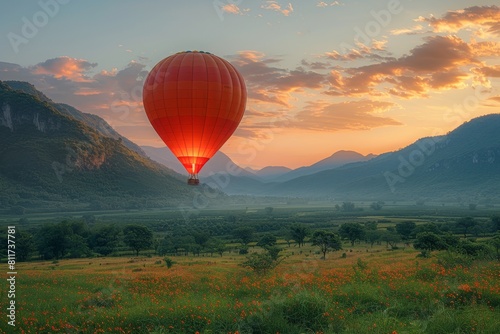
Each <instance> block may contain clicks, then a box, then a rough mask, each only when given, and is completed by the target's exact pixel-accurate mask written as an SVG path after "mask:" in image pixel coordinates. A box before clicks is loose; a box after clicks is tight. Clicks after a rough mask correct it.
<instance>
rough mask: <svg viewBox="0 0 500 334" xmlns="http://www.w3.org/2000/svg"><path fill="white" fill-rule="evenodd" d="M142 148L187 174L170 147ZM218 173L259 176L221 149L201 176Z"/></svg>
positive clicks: (168, 165) (207, 164)
mask: <svg viewBox="0 0 500 334" xmlns="http://www.w3.org/2000/svg"><path fill="white" fill-rule="evenodd" d="M141 149H142V150H143V151H144V152H145V153H146V155H147V156H148V157H149V158H151V159H152V160H154V161H156V162H158V163H160V164H163V165H164V166H166V167H168V168H170V169H172V170H174V171H176V172H177V173H179V174H183V175H187V172H186V170H185V169H184V166H183V165H182V164H181V163H180V162H179V160H177V158H176V157H175V155H174V154H173V153H172V151H170V149H169V148H168V147H166V146H165V147H153V146H141ZM217 173H229V174H232V175H239V176H245V177H250V178H257V177H256V175H254V174H253V173H251V172H249V171H247V170H245V169H243V168H241V167H239V166H238V165H236V163H234V161H232V160H231V159H230V158H229V157H228V156H227V155H226V154H224V153H223V152H221V151H218V152H217V153H215V155H214V156H213V157H212V158H211V159H210V160H209V161H208V162H207V163H206V164H205V166H203V169H202V170H201V172H200V175H199V176H200V178H207V177H209V176H211V175H213V174H217Z"/></svg>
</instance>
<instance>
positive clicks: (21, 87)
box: [4, 81, 146, 157]
mask: <svg viewBox="0 0 500 334" xmlns="http://www.w3.org/2000/svg"><path fill="white" fill-rule="evenodd" d="M4 83H5V84H7V85H8V86H9V87H11V88H12V89H13V90H18V91H22V92H24V93H27V94H30V95H33V96H36V97H37V98H38V99H40V100H41V101H43V102H47V103H48V104H51V105H52V106H53V107H54V108H55V109H57V110H59V111H60V112H61V113H63V114H65V115H69V116H72V117H73V118H75V119H77V120H79V121H82V122H84V123H85V124H87V125H88V126H90V127H91V128H92V129H94V130H96V131H97V132H99V133H100V134H102V135H104V136H106V137H109V138H113V139H120V140H122V141H123V144H124V145H125V146H127V147H128V148H130V149H132V150H134V151H135V152H137V153H138V154H140V155H142V156H144V157H145V156H146V154H145V153H144V151H143V150H142V149H141V148H140V147H139V146H138V145H136V144H134V143H133V142H131V141H130V140H129V139H127V138H125V137H124V136H122V135H120V134H119V133H118V132H116V131H115V129H113V128H112V127H111V126H110V125H109V124H108V123H107V122H106V121H105V120H104V119H102V118H101V117H99V116H97V115H93V114H88V113H84V112H81V111H80V110H78V109H76V108H74V107H72V106H70V105H67V104H64V103H55V102H54V101H52V100H51V99H50V98H48V97H47V96H46V95H45V94H43V93H42V92H40V91H38V90H37V89H36V88H35V86H33V85H32V84H30V83H28V82H24V81H4Z"/></svg>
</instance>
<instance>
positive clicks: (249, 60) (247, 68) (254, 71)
mask: <svg viewBox="0 0 500 334" xmlns="http://www.w3.org/2000/svg"><path fill="white" fill-rule="evenodd" d="M231 61H232V63H233V64H234V65H235V67H236V68H237V69H238V70H239V71H240V72H241V74H242V75H243V77H244V78H245V82H246V84H247V87H248V92H249V93H248V97H249V98H251V99H254V100H257V101H260V102H266V103H275V104H280V105H282V106H286V107H290V106H291V105H290V103H289V100H290V98H291V96H290V94H291V93H293V92H303V91H304V90H305V89H320V88H322V87H323V85H324V84H325V83H326V77H325V75H323V74H320V73H318V72H315V71H310V70H306V69H305V68H303V67H300V66H299V67H297V68H296V69H294V70H285V69H283V68H279V67H277V66H276V65H277V63H279V62H280V61H281V59H280V58H272V57H266V56H265V55H264V54H263V53H261V52H257V51H241V52H239V53H238V54H237V55H236V56H232V57H231Z"/></svg>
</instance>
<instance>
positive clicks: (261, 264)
mask: <svg viewBox="0 0 500 334" xmlns="http://www.w3.org/2000/svg"><path fill="white" fill-rule="evenodd" d="M282 250H283V249H281V248H279V247H277V246H270V247H267V248H266V252H264V253H253V254H250V255H249V256H247V259H246V261H245V262H243V263H242V264H241V266H243V267H248V268H251V269H252V270H254V271H255V272H256V273H257V274H265V273H266V272H268V271H269V270H271V269H274V268H276V266H277V265H278V264H280V263H281V261H283V259H284V257H282V256H280V255H279V253H280V252H281V251H282Z"/></svg>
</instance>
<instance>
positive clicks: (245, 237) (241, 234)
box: [233, 227, 253, 245]
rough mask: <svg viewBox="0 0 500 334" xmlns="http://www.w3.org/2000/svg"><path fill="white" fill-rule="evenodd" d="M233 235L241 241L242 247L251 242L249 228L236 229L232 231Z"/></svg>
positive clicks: (251, 230) (251, 234)
mask: <svg viewBox="0 0 500 334" xmlns="http://www.w3.org/2000/svg"><path fill="white" fill-rule="evenodd" d="M233 235H234V236H235V237H236V238H238V239H240V240H241V243H242V244H243V245H248V243H249V242H250V241H252V237H253V228H251V227H238V228H237V229H235V230H234V231H233Z"/></svg>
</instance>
